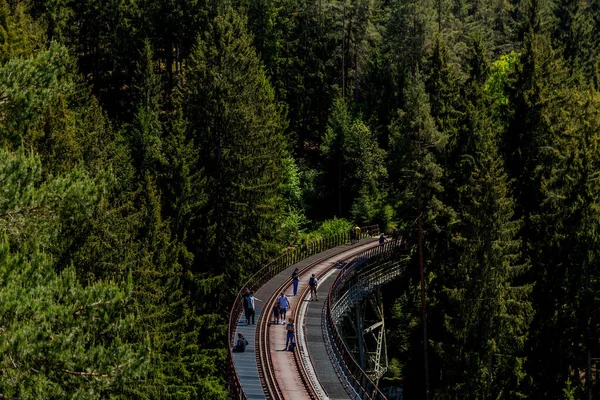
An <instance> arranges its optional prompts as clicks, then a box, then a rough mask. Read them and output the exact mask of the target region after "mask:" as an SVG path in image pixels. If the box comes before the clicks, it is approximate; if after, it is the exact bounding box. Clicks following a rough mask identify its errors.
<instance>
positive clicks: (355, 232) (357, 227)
mask: <svg viewBox="0 0 600 400" xmlns="http://www.w3.org/2000/svg"><path fill="white" fill-rule="evenodd" d="M354 237H355V239H356V241H357V242H359V241H360V226H358V224H357V225H356V226H355V227H354Z"/></svg>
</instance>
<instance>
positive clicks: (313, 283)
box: [308, 276, 317, 287]
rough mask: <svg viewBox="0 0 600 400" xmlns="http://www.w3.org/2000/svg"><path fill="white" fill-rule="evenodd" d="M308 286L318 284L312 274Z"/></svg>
mask: <svg viewBox="0 0 600 400" xmlns="http://www.w3.org/2000/svg"><path fill="white" fill-rule="evenodd" d="M308 286H312V287H315V286H317V280H316V279H315V278H314V277H313V276H311V277H310V279H309V280H308Z"/></svg>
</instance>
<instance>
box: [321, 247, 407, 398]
mask: <svg viewBox="0 0 600 400" xmlns="http://www.w3.org/2000/svg"><path fill="white" fill-rule="evenodd" d="M403 254H406V246H405V243H404V242H403V241H402V239H400V240H394V241H390V242H386V243H384V244H382V245H380V246H377V247H375V248H372V249H369V250H366V251H364V252H363V253H361V254H359V255H357V256H356V257H354V258H353V259H352V260H351V261H350V262H349V263H348V264H347V265H346V266H345V267H344V268H343V270H342V271H340V273H339V274H338V276H337V278H336V280H335V281H334V283H333V285H332V287H331V290H330V291H329V296H328V297H327V312H326V332H327V335H328V342H329V343H330V347H331V351H332V352H333V354H332V355H333V357H334V358H335V359H336V361H337V362H336V364H337V365H338V367H339V368H340V369H341V370H342V371H341V372H342V373H343V375H345V377H346V379H347V382H348V384H349V385H350V387H351V388H352V390H353V391H354V394H355V395H356V397H357V398H359V399H363V400H365V399H373V400H384V399H387V398H386V397H385V395H384V394H383V393H382V392H381V390H379V388H378V387H377V385H376V384H375V382H373V380H372V379H371V378H370V377H369V376H368V375H367V373H366V372H365V371H364V370H363V369H362V368H361V366H360V365H359V364H358V362H357V361H356V360H355V359H354V356H353V355H352V352H351V351H350V350H349V349H348V346H347V345H346V342H345V341H344V339H343V338H342V336H341V334H340V332H339V330H338V328H337V321H338V318H339V317H340V316H341V313H342V311H341V310H340V305H341V306H342V307H341V308H344V309H345V308H347V307H350V306H352V305H353V304H354V302H355V301H357V299H359V298H361V297H363V296H365V295H367V294H368V293H370V291H371V290H372V289H373V288H374V287H376V286H378V285H380V284H382V283H385V282H389V281H391V280H392V279H394V278H395V277H397V276H398V275H399V274H400V268H399V266H400V265H401V264H403V262H402V258H403V257H402V255H403ZM390 261H392V262H391V263H390ZM371 268H374V270H371V272H374V271H376V275H378V276H379V278H376V279H373V277H374V275H373V274H372V273H369V270H370V269H371Z"/></svg>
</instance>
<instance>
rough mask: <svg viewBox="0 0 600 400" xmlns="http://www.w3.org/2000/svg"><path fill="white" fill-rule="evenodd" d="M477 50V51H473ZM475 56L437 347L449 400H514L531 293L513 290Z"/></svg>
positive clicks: (510, 241)
mask: <svg viewBox="0 0 600 400" xmlns="http://www.w3.org/2000/svg"><path fill="white" fill-rule="evenodd" d="M478 48H481V45H475V46H474V49H476V50H477V49H478ZM482 55H483V54H482V53H481V52H474V55H473V57H472V62H471V78H470V81H469V83H468V87H467V90H466V92H467V93H466V96H465V101H467V104H466V107H465V108H466V110H467V114H466V120H467V123H466V124H465V128H464V129H463V130H461V132H460V135H465V136H469V137H470V138H469V139H468V140H459V141H458V143H459V145H460V146H461V147H460V148H459V149H457V152H458V153H460V154H462V155H461V163H460V169H461V170H462V171H460V175H462V177H463V178H461V179H457V180H456V181H455V182H456V184H458V185H460V186H459V187H458V188H457V191H456V192H457V199H455V201H454V203H453V207H454V209H455V211H456V214H457V215H456V218H457V221H456V223H455V224H453V225H452V227H451V229H452V247H453V248H454V249H453V250H454V251H453V253H454V254H455V261H454V262H455V264H454V263H451V264H450V265H448V264H447V265H446V267H445V268H444V269H443V270H442V271H441V276H440V280H441V282H442V285H443V286H444V289H443V290H442V291H441V292H442V293H443V295H444V297H445V299H446V300H442V301H441V302H440V304H443V306H442V308H443V309H444V312H443V313H442V314H443V318H444V324H443V325H444V327H445V330H446V331H447V333H448V336H446V337H445V338H443V339H442V340H441V343H438V344H437V346H436V348H437V349H438V351H439V353H440V355H441V359H442V370H443V376H444V378H443V380H442V387H441V388H440V393H443V395H444V396H447V397H448V398H453V397H466V398H500V397H509V398H514V397H518V396H519V395H522V393H523V392H522V388H521V386H522V384H523V382H522V381H523V379H524V377H525V371H524V369H523V362H524V352H523V350H524V343H525V340H526V339H527V328H528V325H529V321H530V318H531V314H532V308H531V304H530V303H529V300H528V294H529V293H530V291H531V287H530V286H528V285H520V286H519V285H517V284H516V282H517V279H518V278H519V276H521V275H522V274H523V272H524V271H525V269H526V267H527V264H522V260H521V254H520V242H519V239H518V233H519V225H520V221H518V220H515V219H514V200H513V199H512V198H511V195H510V186H509V182H508V178H507V175H506V173H505V172H504V168H503V161H502V159H501V158H499V157H498V150H497V134H496V132H495V130H496V129H495V127H496V126H497V125H495V123H494V122H493V121H492V120H491V119H490V118H489V114H488V111H487V110H488V109H489V107H488V101H487V96H486V92H485V91H484V85H485V81H486V71H487V66H486V61H485V58H484V57H481V56H482Z"/></svg>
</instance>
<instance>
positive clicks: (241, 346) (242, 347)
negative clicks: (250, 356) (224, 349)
mask: <svg viewBox="0 0 600 400" xmlns="http://www.w3.org/2000/svg"><path fill="white" fill-rule="evenodd" d="M246 346H248V341H247V340H246V338H245V337H244V335H242V333H241V332H238V338H237V341H236V343H235V346H233V352H234V353H243V352H244V351H246Z"/></svg>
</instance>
